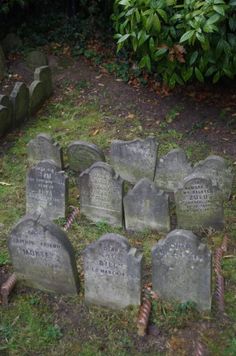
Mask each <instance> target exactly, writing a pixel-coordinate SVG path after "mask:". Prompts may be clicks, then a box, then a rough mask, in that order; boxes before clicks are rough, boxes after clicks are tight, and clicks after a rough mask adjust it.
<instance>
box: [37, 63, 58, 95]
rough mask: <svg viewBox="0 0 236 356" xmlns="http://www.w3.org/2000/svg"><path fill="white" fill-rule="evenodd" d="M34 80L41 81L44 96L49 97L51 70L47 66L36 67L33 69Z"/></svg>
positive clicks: (51, 86) (50, 93)
mask: <svg viewBox="0 0 236 356" xmlns="http://www.w3.org/2000/svg"><path fill="white" fill-rule="evenodd" d="M34 80H38V81H40V82H42V83H43V86H44V93H45V98H49V97H50V96H51V95H52V93H53V85H52V72H51V69H50V67H49V66H42V67H38V68H36V69H35V71H34Z"/></svg>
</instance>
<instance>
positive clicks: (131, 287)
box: [84, 234, 142, 308]
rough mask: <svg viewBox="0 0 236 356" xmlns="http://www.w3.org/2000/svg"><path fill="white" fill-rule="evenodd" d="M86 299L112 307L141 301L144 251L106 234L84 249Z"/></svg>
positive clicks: (123, 239) (115, 235)
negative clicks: (142, 252)
mask: <svg viewBox="0 0 236 356" xmlns="http://www.w3.org/2000/svg"><path fill="white" fill-rule="evenodd" d="M84 279H85V281H84V282H85V301H86V302H87V303H93V304H97V305H101V306H105V307H110V308H125V307H127V306H129V305H139V304H140V301H141V291H142V284H141V283H142V282H141V281H142V255H141V254H138V253H137V250H136V249H135V248H130V245H129V243H128V240H127V239H126V238H125V237H123V236H120V235H117V234H106V235H104V236H102V237H101V238H100V239H99V240H98V241H96V242H94V243H92V244H91V245H89V246H88V247H87V248H86V249H85V251H84Z"/></svg>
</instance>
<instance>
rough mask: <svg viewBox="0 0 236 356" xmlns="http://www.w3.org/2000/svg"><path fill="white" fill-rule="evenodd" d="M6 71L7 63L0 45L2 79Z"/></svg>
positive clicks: (0, 76)
mask: <svg viewBox="0 0 236 356" xmlns="http://www.w3.org/2000/svg"><path fill="white" fill-rule="evenodd" d="M5 73H6V64H5V56H4V53H3V50H2V47H1V46H0V80H2V79H3V78H4V76H5Z"/></svg>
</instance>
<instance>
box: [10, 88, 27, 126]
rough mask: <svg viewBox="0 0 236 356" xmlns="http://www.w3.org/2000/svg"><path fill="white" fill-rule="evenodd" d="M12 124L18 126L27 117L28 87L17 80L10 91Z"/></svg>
mask: <svg viewBox="0 0 236 356" xmlns="http://www.w3.org/2000/svg"><path fill="white" fill-rule="evenodd" d="M10 100H11V103H12V106H13V124H14V126H18V125H19V124H20V123H21V122H23V121H25V120H27V119H28V117H29V89H28V87H27V86H26V85H25V83H21V82H17V83H16V84H15V86H14V89H13V90H12V92H11V95H10Z"/></svg>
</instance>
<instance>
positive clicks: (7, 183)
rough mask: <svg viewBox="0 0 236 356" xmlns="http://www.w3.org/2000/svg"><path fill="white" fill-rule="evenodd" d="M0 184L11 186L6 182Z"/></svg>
mask: <svg viewBox="0 0 236 356" xmlns="http://www.w3.org/2000/svg"><path fill="white" fill-rule="evenodd" d="M0 185H7V186H11V185H12V184H10V183H6V182H0Z"/></svg>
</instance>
